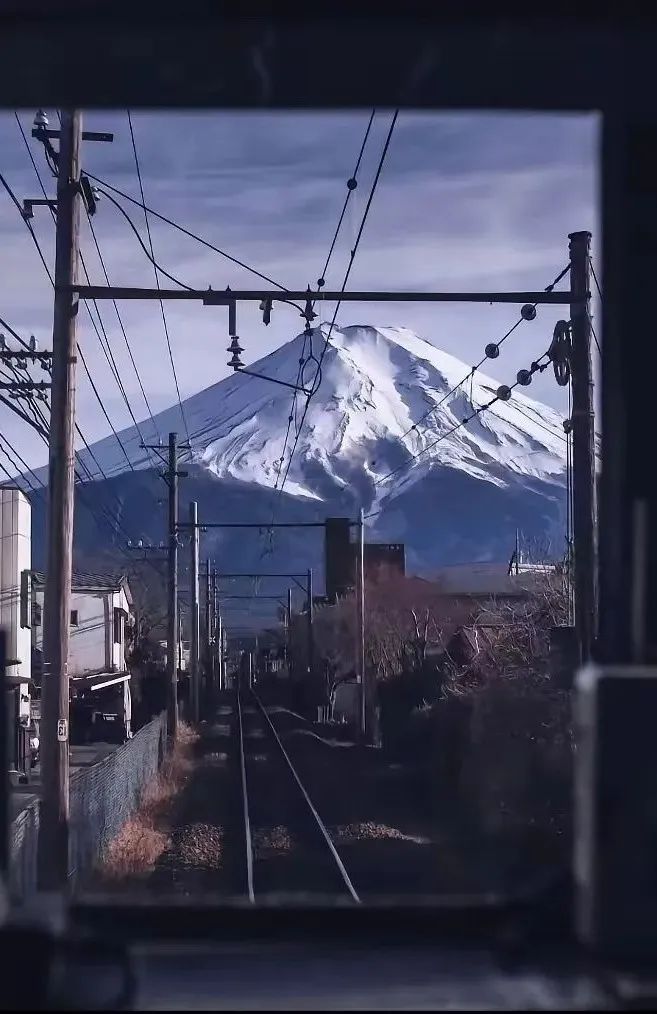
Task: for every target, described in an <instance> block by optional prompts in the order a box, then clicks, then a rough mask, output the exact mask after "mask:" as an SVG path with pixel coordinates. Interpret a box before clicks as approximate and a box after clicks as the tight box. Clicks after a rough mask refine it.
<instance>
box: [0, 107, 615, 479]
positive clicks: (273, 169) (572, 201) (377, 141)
mask: <svg viewBox="0 0 657 1014" xmlns="http://www.w3.org/2000/svg"><path fill="white" fill-rule="evenodd" d="M19 115H20V117H21V121H22V123H23V125H24V128H25V131H26V133H27V135H28V138H29V132H30V129H31V122H32V117H33V111H32V110H30V111H23V112H20V113H19ZM50 116H51V121H54V120H55V119H56V117H55V114H54V112H51V113H50ZM390 116H391V114H390V112H388V111H381V112H378V113H377V116H376V118H375V121H374V126H373V128H372V132H371V134H370V139H369V142H368V146H367V149H366V152H365V155H364V158H363V163H362V166H361V170H360V173H359V187H358V189H357V191H356V194H355V200H352V201H351V203H350V212H349V213H348V216H347V219H346V220H345V224H344V227H343V232H342V235H341V237H340V239H339V242H338V244H337V247H336V251H335V254H334V258H333V261H332V265H331V268H330V269H329V272H328V275H327V286H328V287H333V288H338V287H339V286H340V283H341V281H342V276H343V274H344V270H345V267H346V264H347V259H348V253H349V249H350V248H351V246H352V245H353V240H354V237H355V233H356V229H357V227H358V223H359V221H360V217H361V215H362V212H363V209H364V205H365V201H366V199H367V195H368V193H369V188H370V184H371V181H372V178H373V175H374V172H375V169H376V164H377V162H378V159H379V156H380V153H381V149H382V146H383V142H384V139H385V135H386V132H387V129H388V126H389V123H390ZM368 118H369V111H362V112H349V113H342V112H338V113H318V114H310V113H305V112H304V113H257V114H256V113H227V112H221V113H196V112H189V113H179V112H177V113H175V114H174V113H172V114H163V113H151V112H143V111H134V112H133V126H134V129H135V135H136V141H137V148H138V152H139V157H140V162H141V169H142V175H143V180H144V188H145V193H146V201H147V203H148V204H149V205H150V206H151V207H153V208H155V209H157V210H159V211H162V212H163V213H164V214H166V215H168V216H169V217H171V218H173V219H174V220H176V221H178V222H180V223H181V224H182V225H184V226H186V227H187V228H189V229H191V230H192V231H194V232H197V233H199V234H200V235H202V236H204V237H205V238H207V239H208V240H210V241H211V242H213V243H215V244H216V245H218V246H220V247H222V248H223V249H225V250H226V251H228V252H229V253H231V254H232V255H233V256H235V257H238V258H240V259H241V260H244V261H246V262H248V263H249V264H252V265H253V266H254V267H256V268H258V269H259V270H261V271H263V272H264V273H265V274H267V275H270V276H271V277H272V278H274V279H276V280H277V281H279V282H281V283H282V284H284V285H285V286H287V287H288V288H305V286H306V285H307V284H308V283H310V284H311V285H314V283H315V282H316V279H317V278H318V276H319V272H320V269H321V267H322V265H323V262H324V259H325V257H326V253H327V250H328V246H329V243H330V240H331V237H332V235H333V231H334V229H335V225H336V223H337V219H338V215H339V212H340V209H341V207H342V202H343V199H344V194H345V186H346V180H347V178H348V177H349V176H350V175H351V173H352V171H353V167H354V163H355V160H356V156H357V153H358V150H359V148H360V144H361V142H362V138H363V134H364V131H365V127H366V124H367V120H368ZM84 125H85V127H86V128H87V129H96V130H111V131H113V132H114V134H115V141H114V143H113V144H111V145H108V144H98V143H89V142H87V143H85V145H84V150H83V164H84V165H85V166H86V168H88V169H89V170H90V171H91V172H94V173H96V174H97V175H99V176H101V177H103V178H105V179H107V180H108V181H109V182H110V183H112V184H114V185H115V186H117V187H119V188H120V189H122V190H125V191H126V192H127V193H130V194H131V195H133V196H134V197H138V196H139V191H138V183H137V177H136V172H135V164H134V159H133V153H132V147H131V142H130V135H129V130H128V123H127V117H126V114H125V112H122V113H97V112H96V113H89V114H87V115H86V116H85V124H84ZM29 140H30V143H31V144H32V145H33V152H34V155H35V158H36V160H37V163H38V165H39V166H40V168H42V169H43V178H44V181H45V182H46V186H47V187H48V188H49V190H52V187H53V182H54V181H53V180H52V177H50V175H49V172H48V169H47V167H46V166H45V163H44V162H43V157H42V152H41V149H40V147H37V145H36V142H32V139H31V138H29ZM597 145H598V131H597V121H596V119H595V118H594V117H592V116H590V117H589V116H580V115H569V116H564V115H538V114H531V115H530V114H526V115H518V114H504V115H503V114H495V115H493V114H478V113H469V114H467V115H464V114H461V113H459V114H433V113H402V114H400V116H399V119H398V123H397V127H396V130H395V133H394V135H393V139H392V142H391V145H390V149H389V153H388V157H387V160H386V163H385V166H384V169H383V173H382V176H381V180H380V183H379V187H378V189H377V192H376V195H375V198H374V202H373V205H372V208H371V212H370V215H369V218H368V221H367V224H366V227H365V231H364V234H363V238H362V240H361V244H360V246H359V250H358V255H357V258H356V261H355V264H354V268H353V271H352V274H351V278H350V283H349V286H350V287H351V288H354V289H361V288H370V289H375V288H381V289H386V288H391V289H395V288H399V289H404V288H408V289H411V288H417V289H432V288H434V289H449V288H453V289H466V290H467V289H478V288H479V289H523V288H526V289H540V288H543V287H544V286H545V285H547V284H548V282H550V281H551V280H552V278H553V277H554V276H555V275H556V274H557V273H558V272H559V271H560V270H561V268H562V267H563V266H564V265H565V264H566V261H567V247H568V240H567V234H568V233H569V232H572V231H575V230H579V229H590V230H591V231H592V232H593V234H594V248H593V249H594V257H596V258H597V251H598V249H599V243H598V240H599V237H598V235H597V232H598V196H597V161H598V149H597ZM0 152H2V155H1V157H0V171H1V172H2V173H3V174H4V176H5V177H6V178H7V180H8V182H9V183H10V184H11V186H12V188H13V189H14V191H15V193H16V195H17V196H18V198H19V200H22V199H23V198H24V197H37V196H40V194H39V190H38V184H37V180H36V177H35V174H34V171H33V169H32V166H31V164H30V162H29V158H28V155H27V152H26V150H25V147H24V145H23V141H22V139H21V136H20V133H19V130H18V126H17V124H16V121H15V119H14V114H13V112H6V113H3V114H1V115H0ZM128 210H129V211H130V214H131V216H132V217H133V220H134V222H135V224H136V225H137V226H138V228H139V229H140V231H141V232H142V234H143V233H144V224H143V216H142V217H140V213H139V209H138V208H136V207H135V206H131V207H129V209H128ZM33 221H34V226H35V230H36V232H37V234H38V237H39V240H40V241H41V243H42V246H43V249H44V252H45V254H46V257H47V259H48V260H49V262H50V263H51V264H52V263H53V261H54V228H53V226H52V222H51V220H50V216H49V215H48V213H47V211H46V210H45V209H36V213H35V219H34V220H33ZM94 224H95V228H96V231H97V235H98V238H99V241H100V245H101V250H102V253H103V257H104V259H105V263H106V266H107V269H108V272H109V276H110V279H111V281H112V282H113V283H115V284H119V285H152V284H153V274H152V267H151V265H150V264H149V262H148V261H147V259H146V258H145V256H144V254H143V252H142V251H141V249H140V247H139V245H138V243H137V240H136V238H135V237H134V235H133V233H132V232H131V231H130V229H129V227H128V225H127V224H126V222H125V221H124V220H123V218H122V217H121V215H120V213H119V212H118V211H116V209H115V208H114V207H113V206H112V205H111V204H109V203H108V202H107V201H104V202H102V203H101V205H100V207H99V211H98V214H97V216H96V218H95V220H94ZM151 229H152V235H153V241H154V245H155V252H156V257H157V259H158V261H159V262H160V263H161V264H163V266H165V267H166V268H167V270H169V271H170V272H171V273H172V274H173V275H175V276H177V277H178V278H180V279H182V281H184V282H186V283H187V284H189V285H192V286H195V287H200V288H203V287H207V286H208V285H212V287H213V288H216V289H221V288H225V286H226V285H231V286H232V287H238V286H239V287H251V286H253V287H258V286H259V285H260V284H261V283H260V282H259V281H258V280H257V279H256V278H254V276H253V275H251V274H249V273H247V272H245V271H244V270H243V269H241V268H238V267H236V266H235V265H233V264H231V263H230V262H228V261H226V260H224V259H223V258H222V257H220V256H219V255H217V254H215V253H213V252H212V251H209V250H207V249H205V248H204V247H202V246H200V245H199V244H198V243H195V242H193V241H192V240H190V239H187V238H186V237H184V236H182V235H181V234H180V233H178V232H177V231H175V230H173V229H171V228H170V227H169V226H167V225H165V224H163V223H160V222H157V221H153V222H152V223H151ZM0 230H1V232H2V239H3V242H2V244H1V245H0V315H1V316H2V317H4V318H5V319H6V320H7V321H8V322H9V323H10V324H11V325H12V326H13V327H14V328H16V330H18V331H19V332H20V333H22V334H23V335H25V336H27V335H29V334H35V335H36V336H37V338H38V340H39V342H40V344H41V345H42V346H43V347H46V348H48V347H50V345H51V327H52V290H51V288H50V285H49V282H48V280H47V277H46V275H45V272H44V270H43V267H42V266H41V264H40V262H39V260H38V256H37V254H36V251H35V249H34V247H33V245H32V242H31V240H30V237H29V235H28V233H27V230H26V229H25V227H24V225H23V223H22V221H21V219H20V217H19V216H18V213H17V212H16V209H15V208H14V207H13V205H12V203H11V201H10V200H9V198H8V197H7V195H6V194H5V193H4V191H2V192H0ZM82 237H83V238H82V249H83V254H84V256H85V259H86V262H87V267H88V269H89V272H90V275H91V278H92V281H94V282H97V283H101V282H102V281H103V277H102V274H101V271H100V266H99V263H98V259H97V256H96V253H95V249H94V247H93V244H92V241H91V237H90V235H89V233H88V229H87V228H86V225H85V226H84V227H83V233H82ZM597 259H598V260H599V258H597ZM164 284H168V283H167V282H166V281H165V282H164ZM328 309H329V308H328V307H327V314H328ZM101 311H102V314H103V320H104V323H105V327H106V330H107V332H108V335H109V337H110V341H111V345H112V349H113V352H114V355H115V357H116V360H117V362H118V364H119V368H120V371H121V375H122V379H123V383H124V386H125V389H126V391H127V393H128V396H129V399H130V402H131V404H132V406H133V411H134V412H135V415H136V417H137V419H138V420H139V419H141V418H143V417H144V416H145V415H146V414H147V413H146V408H145V405H144V401H143V397H142V395H141V392H140V390H139V383H138V380H137V377H136V375H135V372H134V370H133V368H132V366H131V364H130V360H129V356H128V351H127V349H126V346H125V341H124V338H123V336H122V334H121V331H120V330H119V327H118V323H117V320H116V316H115V314H114V310H113V308H112V306H111V304H110V303H107V304H103V305H102V308H101ZM120 311H121V315H122V318H123V321H124V324H125V327H126V331H127V334H128V338H129V341H130V343H131V346H132V349H133V353H134V357H135V360H136V362H137V366H138V369H139V372H140V375H141V378H142V381H143V383H144V386H145V388H146V392H147V395H148V398H149V401H150V404H151V406H152V408H153V411H158V410H160V409H163V408H166V407H168V406H169V405H171V404H172V403H173V402H175V399H176V395H175V387H174V381H173V377H172V371H171V365H170V362H169V358H168V352H167V349H166V343H165V338H164V334H163V329H162V321H161V317H160V311H159V307H158V305H157V304H156V303H149V302H141V303H132V302H124V303H122V304H121V306H120ZM594 311H597V306H595V305H594ZM166 312H167V318H168V322H169V330H170V335H171V340H172V345H173V352H174V358H175V363H176V369H177V373H178V379H179V383H180V389H181V393H182V396H183V398H184V397H186V396H189V395H190V394H193V393H194V392H196V391H199V390H201V389H203V388H204V387H207V386H209V385H210V384H212V383H214V382H216V381H217V380H219V379H221V378H222V377H224V376H226V375H227V373H228V372H229V371H228V368H227V366H226V361H227V359H228V355H227V353H226V351H225V348H226V345H227V338H226V334H227V331H226V316H225V311H224V310H222V309H221V308H210V307H203V306H202V305H197V304H191V303H187V302H184V303H178V302H176V303H168V304H167V306H166ZM564 315H565V310H564V309H563V308H555V309H554V310H550V309H548V308H544V309H541V310H539V315H538V317H537V319H536V320H535V321H534V322H532V323H528V324H526V325H523V327H522V328H519V329H518V330H517V331H516V332H515V333H514V336H513V337H512V338H510V339H509V341H508V342H507V343H506V344H505V345H504V347H503V351H502V353H501V355H500V358H499V359H498V360H497V362H496V364H495V368H494V369H493V370H492V371H491V372H492V373H493V376H496V377H497V378H498V379H499V380H500V381H501V382H511V381H513V379H514V377H515V373H516V371H517V370H518V369H519V368H521V367H524V366H528V365H529V364H530V362H531V360H532V359H534V358H535V357H536V356H538V355H540V353H541V352H543V351H544V350H545V348H546V347H547V345H548V344H549V341H550V337H551V334H552V329H553V327H554V323H555V321H556V320H557V319H558V317H560V316H564ZM516 318H517V311H516V308H515V307H513V306H504V305H501V306H500V305H497V306H488V305H485V304H484V305H482V304H475V305H463V304H443V305H440V306H435V305H430V304H394V303H387V304H380V305H374V304H367V305H357V304H346V305H344V306H343V308H342V309H341V312H340V314H339V317H338V323H341V324H345V325H346V324H373V325H400V326H405V327H409V328H411V329H412V330H415V331H417V332H418V333H419V334H420V335H421V336H422V337H424V338H427V339H428V340H429V341H431V342H432V343H433V344H434V345H436V346H438V347H440V348H443V349H445V350H446V351H448V352H450V353H452V354H453V355H456V356H458V357H459V358H461V359H463V360H464V361H465V362H466V363H467V364H468V365H470V364H471V363H472V362H475V361H478V360H479V359H480V358H481V355H482V354H483V347H484V345H485V344H486V343H487V342H488V341H491V340H495V339H496V338H499V337H500V336H501V335H502V334H504V332H505V331H506V330H507V329H508V327H509V326H510V325H511V324H512V323H513V322H514V320H515V319H516ZM595 319H596V322H597V323H598V333H599V326H600V325H599V321H598V320H597V313H596V314H595ZM300 323H301V322H300V320H299V318H298V317H297V316H296V313H295V311H294V310H292V309H291V308H284V307H277V308H276V309H275V312H274V314H273V315H272V323H271V325H270V326H269V327H268V328H265V327H264V326H263V325H262V322H261V318H260V315H259V313H258V310H257V305H256V306H252V307H241V308H240V311H239V320H238V329H239V333H240V336H241V339H242V344H243V345H244V346H245V349H246V352H245V353H244V357H243V358H244V362H245V363H248V362H253V361H254V360H256V359H258V358H259V357H260V356H261V355H264V354H266V353H268V352H270V351H271V350H272V349H273V348H275V347H276V346H278V345H280V344H282V343H283V342H285V341H288V340H289V339H291V338H292V337H294V335H295V334H297V333H298V331H299V330H300V326H299V325H300ZM78 340H79V342H80V344H81V346H82V348H83V351H84V353H85V356H86V358H87V362H88V363H89V365H90V366H91V368H92V371H93V374H94V378H95V380H96V384H97V386H98V388H99V390H100V391H101V392H102V397H103V402H104V405H105V407H106V409H107V412H108V413H109V415H110V418H111V419H112V422H113V424H114V427H115V429H116V430H117V431H119V430H120V429H122V428H123V427H125V426H127V425H129V424H130V416H129V414H128V410H127V408H126V406H125V403H124V401H123V399H122V397H121V395H120V392H119V390H118V388H117V385H116V382H115V380H114V379H113V377H112V374H111V372H110V370H109V367H108V365H107V362H106V360H105V358H104V355H103V353H102V351H101V348H100V345H99V342H98V339H97V337H96V335H95V333H94V331H93V330H92V328H91V325H90V323H89V318H88V316H87V314H86V312H85V311H84V310H83V311H81V314H80V319H79V332H78ZM291 379H292V378H291ZM527 393H530V394H531V395H533V396H534V397H536V398H538V399H539V400H544V401H546V402H549V403H550V404H552V405H554V406H555V407H557V408H559V409H561V408H562V407H563V405H564V392H563V389H559V388H557V387H556V385H555V383H554V380H553V378H552V375H551V372H550V371H546V372H545V373H544V374H542V375H541V376H540V377H539V378H537V379H536V380H535V382H534V384H533V385H532V388H531V389H530V391H528V392H527ZM77 406H78V419H79V423H80V426H81V428H82V430H83V432H84V434H85V436H86V438H87V440H88V441H89V442H90V443H91V442H92V440H96V439H99V438H101V437H104V436H106V435H107V434H108V432H109V428H108V425H107V422H106V420H105V418H104V417H103V415H102V413H101V411H100V409H99V408H98V405H97V402H96V400H95V398H94V396H93V394H92V392H91V390H90V387H89V384H88V382H87V380H86V377H84V376H83V375H82V371H80V372H79V377H78V397H77ZM0 433H1V434H2V435H3V436H4V437H5V438H6V440H8V441H9V442H10V443H11V444H12V445H14V446H15V447H16V448H17V449H18V450H19V451H20V452H21V453H22V454H23V456H24V457H25V458H26V460H27V461H28V463H29V464H31V465H33V466H36V465H41V464H43V463H44V461H45V447H44V446H43V444H41V443H40V442H39V440H38V438H37V437H36V436H35V435H33V434H32V433H31V431H30V430H29V428H28V427H27V426H26V425H24V424H23V423H21V422H20V420H16V419H15V417H13V416H12V414H11V413H10V411H9V410H8V409H7V408H5V406H2V405H0Z"/></svg>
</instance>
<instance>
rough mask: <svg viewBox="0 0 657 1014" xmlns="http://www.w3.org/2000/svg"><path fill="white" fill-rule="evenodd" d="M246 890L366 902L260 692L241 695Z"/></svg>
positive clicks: (251, 894) (254, 894)
mask: <svg viewBox="0 0 657 1014" xmlns="http://www.w3.org/2000/svg"><path fill="white" fill-rule="evenodd" d="M234 727H235V735H236V738H237V741H238V756H239V772H240V789H241V803H242V807H241V809H242V820H243V846H244V863H243V869H244V884H245V891H246V894H247V896H248V898H249V901H251V902H252V903H253V904H255V903H257V901H258V898H259V896H265V895H266V896H269V897H271V896H273V895H278V894H280V895H284V896H285V898H287V899H288V900H289V899H290V896H291V895H296V896H300V897H304V896H307V897H308V898H310V899H311V900H313V899H314V900H316V899H317V898H318V896H322V897H330V898H332V899H334V900H335V901H340V902H342V901H345V900H347V901H350V902H352V903H356V904H358V903H359V902H360V898H359V896H358V893H357V892H356V889H355V887H354V885H353V883H352V881H351V879H350V877H349V874H348V872H347V870H346V868H345V866H344V863H343V862H342V859H341V858H340V855H339V853H338V850H337V848H336V847H335V844H334V843H333V841H332V839H331V835H330V833H329V831H328V829H327V828H326V825H325V824H324V822H323V820H322V818H321V816H320V815H319V813H318V811H317V808H316V807H315V805H314V804H313V801H312V799H311V798H310V795H309V794H308V791H307V790H306V788H305V786H304V784H303V782H302V780H301V778H300V776H299V773H298V771H297V770H296V768H295V766H294V764H293V762H292V760H291V758H290V756H289V754H288V752H287V750H286V749H285V746H284V745H283V743H282V741H281V738H280V736H279V734H278V732H277V731H276V728H275V726H274V724H273V722H272V720H271V718H270V717H269V715H268V714H267V711H266V709H265V708H264V706H263V705H262V703H261V701H260V699H259V698H258V696H257V694H256V692H255V691H254V690H248V691H246V692H245V691H244V690H240V689H239V688H238V689H237V690H236V722H235V725H234Z"/></svg>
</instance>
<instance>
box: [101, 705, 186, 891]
mask: <svg viewBox="0 0 657 1014" xmlns="http://www.w3.org/2000/svg"><path fill="white" fill-rule="evenodd" d="M197 740H198V733H197V732H196V731H195V730H194V729H193V728H192V727H191V726H190V725H187V723H186V722H180V724H179V726H178V738H177V739H176V742H175V744H174V747H173V749H172V750H171V752H170V753H169V754H168V755H167V756H166V757H165V759H164V761H163V763H162V767H161V768H160V770H159V772H158V773H157V775H156V776H155V778H154V779H153V780H152V781H151V782H150V783H149V784H148V785H147V786H146V788H145V790H144V793H143V795H142V799H141V804H140V806H139V809H138V810H137V811H136V813H134V814H133V816H132V817H131V818H130V819H129V820H128V821H126V823H125V824H124V825H123V827H122V828H121V830H120V831H119V833H118V834H117V835H116V837H115V838H113V839H112V841H111V842H110V844H109V846H108V847H107V849H106V850H105V853H104V855H103V859H102V862H101V864H100V867H99V871H98V872H99V875H100V877H101V879H102V880H107V881H114V882H116V881H121V880H125V879H126V878H127V877H137V876H143V875H145V874H147V873H150V872H151V871H152V870H153V868H154V867H155V864H156V863H157V861H158V859H159V858H160V856H161V855H162V854H163V852H164V851H165V850H166V849H167V848H168V847H169V845H170V843H171V835H170V832H169V829H168V827H167V815H168V813H169V810H170V805H171V802H172V800H173V799H174V797H175V796H176V795H178V793H179V792H180V791H181V789H182V788H183V786H184V785H185V782H186V781H187V779H188V777H189V774H190V772H191V770H192V764H193V762H192V750H193V747H194V744H195V743H196V741H197Z"/></svg>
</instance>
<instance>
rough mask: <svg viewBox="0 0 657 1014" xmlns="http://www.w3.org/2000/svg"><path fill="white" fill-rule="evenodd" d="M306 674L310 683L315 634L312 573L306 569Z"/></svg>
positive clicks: (313, 660) (312, 669) (313, 659)
mask: <svg viewBox="0 0 657 1014" xmlns="http://www.w3.org/2000/svg"><path fill="white" fill-rule="evenodd" d="M306 580H307V584H308V674H309V676H310V680H311V682H312V677H313V672H314V666H315V632H314V630H313V572H312V568H311V567H309V568H308V576H307V579H306Z"/></svg>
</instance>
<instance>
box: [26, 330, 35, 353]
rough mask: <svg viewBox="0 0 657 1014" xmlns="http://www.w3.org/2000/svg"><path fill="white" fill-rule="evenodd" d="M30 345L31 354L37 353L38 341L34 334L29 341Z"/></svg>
mask: <svg viewBox="0 0 657 1014" xmlns="http://www.w3.org/2000/svg"><path fill="white" fill-rule="evenodd" d="M28 344H29V346H30V352H36V349H37V340H36V338H35V337H34V335H33V334H31V335H30V340H29V342H28Z"/></svg>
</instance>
